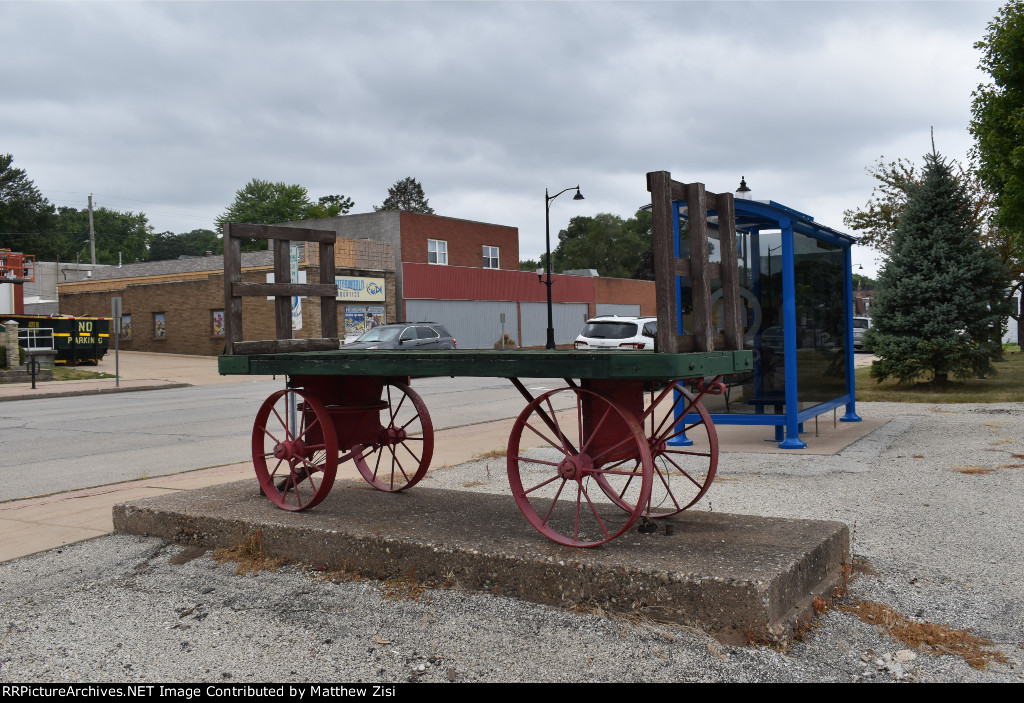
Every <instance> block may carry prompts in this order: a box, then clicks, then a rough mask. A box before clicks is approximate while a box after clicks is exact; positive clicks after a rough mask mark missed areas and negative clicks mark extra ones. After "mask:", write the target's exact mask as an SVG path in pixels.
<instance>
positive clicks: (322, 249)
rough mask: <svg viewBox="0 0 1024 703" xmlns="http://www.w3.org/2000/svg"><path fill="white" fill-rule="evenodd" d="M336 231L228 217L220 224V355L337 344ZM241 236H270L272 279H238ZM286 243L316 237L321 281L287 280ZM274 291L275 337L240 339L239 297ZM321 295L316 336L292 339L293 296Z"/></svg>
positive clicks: (312, 348) (323, 347)
mask: <svg viewBox="0 0 1024 703" xmlns="http://www.w3.org/2000/svg"><path fill="white" fill-rule="evenodd" d="M336 236H337V235H336V234H335V233H334V232H331V231H326V230H319V229H299V228H295V227H280V226H275V225H250V224H239V223H237V222H229V223H227V224H225V225H224V337H225V340H226V344H225V350H224V353H225V354H273V353H277V352H292V351H326V350H328V349H338V348H339V347H340V346H341V340H340V339H339V338H338V301H337V295H338V287H337V284H336V283H335V282H334V241H335V238H336ZM242 239H269V240H270V241H271V242H272V245H271V250H272V251H273V252H274V281H275V283H244V282H243V281H242V242H241V240H242ZM289 242H317V243H318V244H319V245H320V246H319V247H317V248H318V250H319V264H320V282H319V283H298V282H295V281H292V280H291V271H290V267H289V257H288V247H289ZM268 295H272V296H274V323H275V327H276V333H277V339H269V340H261V341H251V342H243V341H242V298H243V297H246V296H268ZM296 295H305V296H311V297H319V298H320V338H319V339H291V336H292V312H291V307H292V306H291V302H292V296H296Z"/></svg>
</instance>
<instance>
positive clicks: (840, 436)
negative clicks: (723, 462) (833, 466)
mask: <svg viewBox="0 0 1024 703" xmlns="http://www.w3.org/2000/svg"><path fill="white" fill-rule="evenodd" d="M890 419H891V418H887V417H885V418H877V417H866V418H864V419H862V420H861V421H860V422H837V423H836V424H835V426H833V424H832V417H831V416H830V415H822V416H821V417H820V418H818V432H817V436H815V431H814V420H810V421H808V422H806V423H804V429H806V430H807V432H803V433H801V434H800V439H802V440H803V441H804V442H806V443H807V446H806V447H805V448H804V449H780V448H779V441H778V440H777V439H775V428H774V427H768V426H764V425H757V426H750V425H723V424H721V423H719V424H716V425H715V430H716V431H717V432H718V448H719V451H721V452H723V453H724V452H739V453H763V454H793V455H795V456H799V455H801V454H815V455H821V456H826V455H832V454H838V453H839V452H841V451H843V450H844V449H846V448H847V447H848V446H850V445H851V444H853V443H854V442H856V441H857V440H858V439H860V438H861V437H865V436H867V435H868V434H869V433H870V432H871V431H872V430H876V429H878V428H879V427H881V426H882V425H884V424H885V423H887V422H889V420H890Z"/></svg>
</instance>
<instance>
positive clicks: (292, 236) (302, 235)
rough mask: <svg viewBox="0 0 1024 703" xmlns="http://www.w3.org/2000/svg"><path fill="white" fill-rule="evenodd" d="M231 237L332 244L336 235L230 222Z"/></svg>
mask: <svg viewBox="0 0 1024 703" xmlns="http://www.w3.org/2000/svg"><path fill="white" fill-rule="evenodd" d="M230 225H231V236H232V237H242V238H245V239H284V240H285V241H291V242H334V240H335V238H336V237H337V234H336V233H335V232H334V231H332V230H326V229H306V228H299V227H281V226H279V225H251V224H247V223H243V222H232V223H230Z"/></svg>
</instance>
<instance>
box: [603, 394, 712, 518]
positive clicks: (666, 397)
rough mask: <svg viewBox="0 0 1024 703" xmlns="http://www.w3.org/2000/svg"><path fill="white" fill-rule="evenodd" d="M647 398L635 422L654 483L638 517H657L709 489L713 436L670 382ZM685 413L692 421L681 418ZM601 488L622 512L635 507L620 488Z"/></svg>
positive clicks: (699, 407)
mask: <svg viewBox="0 0 1024 703" xmlns="http://www.w3.org/2000/svg"><path fill="white" fill-rule="evenodd" d="M651 395H652V400H651V404H650V406H649V407H648V408H647V410H646V411H645V412H644V416H643V417H642V418H641V419H642V420H643V425H644V434H646V435H647V443H648V446H650V448H651V458H652V459H653V461H654V481H653V483H652V485H651V495H650V500H649V503H648V504H647V505H646V506H645V510H644V512H643V514H644V516H645V517H651V518H662V517H669V516H670V515H676V514H677V513H680V512H682V511H683V510H686V509H687V508H689V507H690V506H692V505H693V504H694V503H696V502H697V501H698V500H700V499H701V498H702V497H703V496H704V494H705V493H707V491H708V489H709V488H710V487H711V482H712V481H714V480H715V471H716V470H717V468H718V433H717V432H716V431H715V424H714V422H712V420H711V416H710V415H709V414H708V411H707V409H705V407H704V405H703V403H700V402H698V401H697V400H696V398H695V397H694V395H693V393H691V392H690V391H688V390H687V389H686V388H685V387H684V386H683V384H682V383H679V382H678V381H677V382H675V383H671V384H669V385H668V386H666V387H665V388H664V389H662V390H660V391H655V392H652V394H651ZM677 409H678V410H679V411H680V415H679V417H678V418H677V417H676V415H675V412H676V410H677ZM687 415H696V418H691V419H689V420H687V419H686V416H687ZM679 440H684V441H686V442H687V443H686V445H685V446H682V445H680V444H678V442H679ZM601 487H602V488H603V489H605V494H607V495H608V497H609V498H611V499H612V501H613V502H615V503H616V504H617V505H619V506H620V507H621V508H622V509H623V510H626V511H631V510H633V508H634V507H635V503H633V502H632V501H630V500H629V499H628V498H629V496H628V494H625V493H622V492H621V487H613V486H611V485H608V484H605V483H602V485H601Z"/></svg>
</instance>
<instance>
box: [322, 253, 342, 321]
mask: <svg viewBox="0 0 1024 703" xmlns="http://www.w3.org/2000/svg"><path fill="white" fill-rule="evenodd" d="M319 249H320V251H319V264H320V283H321V284H323V285H325V286H329V287H330V288H331V289H332V290H333V293H331V294H330V295H327V294H322V295H321V298H320V335H321V336H322V337H328V338H332V337H337V336H338V301H337V295H338V287H337V283H335V281H334V242H333V241H330V242H322V243H321V244H320V247H319Z"/></svg>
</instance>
